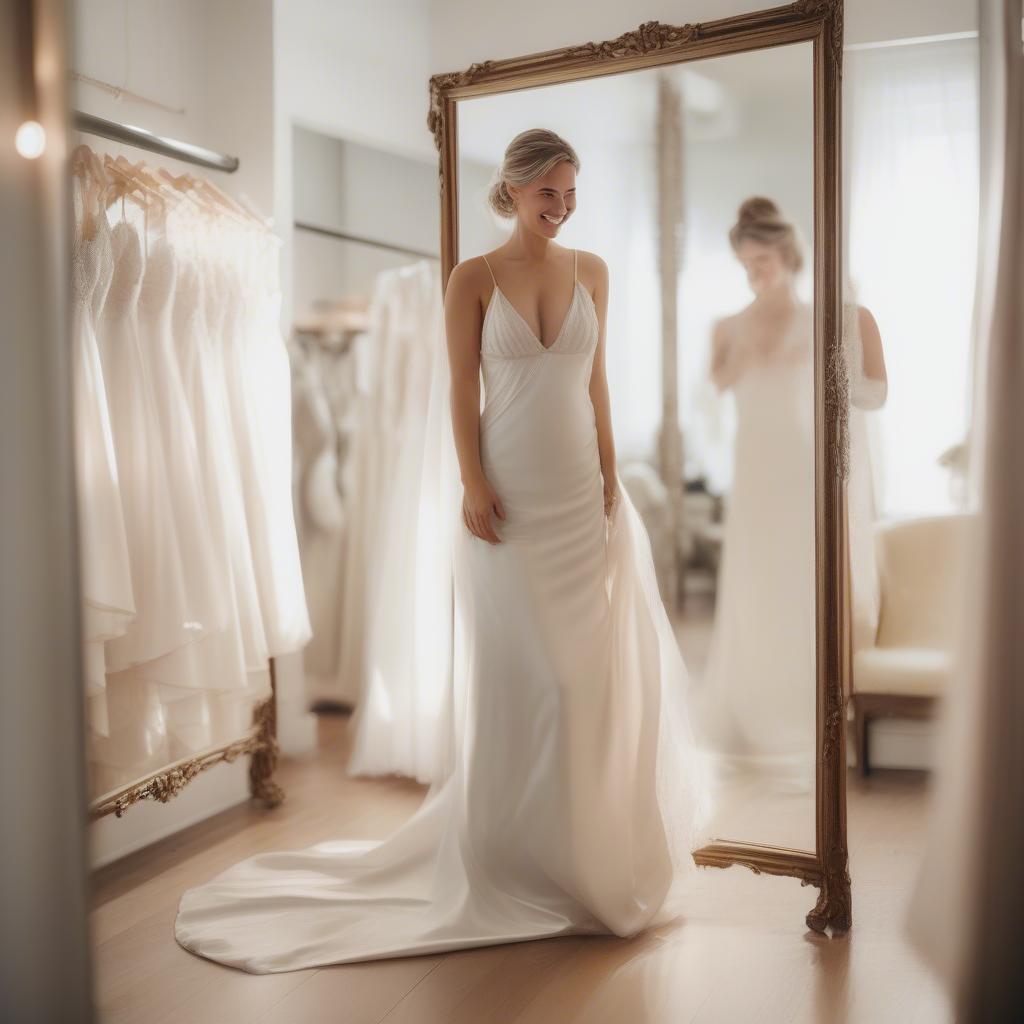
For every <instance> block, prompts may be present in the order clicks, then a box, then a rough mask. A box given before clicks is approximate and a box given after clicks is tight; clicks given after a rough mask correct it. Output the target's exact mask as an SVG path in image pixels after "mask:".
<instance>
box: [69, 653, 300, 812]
mask: <svg viewBox="0 0 1024 1024" xmlns="http://www.w3.org/2000/svg"><path fill="white" fill-rule="evenodd" d="M269 666H270V696H269V697H267V698H266V699H265V700H262V701H260V702H259V704H256V705H255V706H254V707H253V713H252V730H251V731H250V732H249V734H248V735H246V736H243V737H241V738H239V739H237V740H234V741H232V742H231V743H227V744H224V745H223V746H219V747H215V748H213V749H212V750H207V751H205V752H203V753H201V754H195V755H192V756H191V757H186V758H182V760H180V761H175V762H174V763H173V764H169V765H167V767H166V768H161V769H160V771H157V772H153V773H151V774H150V775H146V776H145V777H143V778H141V779H138V780H137V781H136V782H132V783H130V784H129V785H127V786H122V787H121V788H120V789H116V790H113V791H112V792H110V793H105V794H103V795H102V796H99V797H97V798H96V799H95V800H93V801H92V802H91V803H90V804H89V820H90V821H96V820H97V819H99V818H104V817H106V816H107V815H108V814H113V815H114V816H115V817H118V818H120V817H122V816H123V815H124V813H125V812H126V811H127V810H128V808H129V807H131V806H132V805H134V804H137V803H138V802H139V801H140V800H155V801H157V802H159V803H162V804H165V803H167V802H168V801H169V800H171V799H172V798H173V797H176V796H177V795H178V794H179V793H180V792H181V791H182V790H183V789H184V788H185V787H186V786H187V785H188V784H189V783H190V782H191V781H192V780H193V779H194V778H195V777H196V776H197V775H198V774H199V773H200V772H204V771H206V769H207V768H212V767H213V766H214V765H216V764H222V763H225V762H227V763H229V764H230V763H231V762H232V761H234V760H235V759H236V758H238V757H243V756H244V755H246V754H251V755H252V760H250V762H249V793H250V795H252V796H253V797H255V798H256V799H257V800H262V801H263V802H264V803H265V804H266V805H267V806H268V807H276V806H277V805H278V804H279V803H281V801H282V800H284V791H283V790H282V789H281V787H280V786H279V785H278V784H277V783H276V782H275V781H274V771H275V769H276V768H277V756H278V749H277V704H276V701H277V671H276V664H275V661H274V659H273V658H271V659H270V661H269Z"/></svg>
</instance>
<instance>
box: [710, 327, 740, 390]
mask: <svg viewBox="0 0 1024 1024" xmlns="http://www.w3.org/2000/svg"><path fill="white" fill-rule="evenodd" d="M743 369H744V364H743V360H742V359H740V358H739V356H738V354H737V352H736V350H735V346H734V345H733V343H732V341H731V339H730V338H729V332H728V328H727V327H726V325H725V321H724V320H716V321H715V323H714V326H713V327H712V328H711V381H712V383H713V384H714V385H715V387H716V388H718V390H719V391H725V389H726V388H729V387H732V385H733V384H735V383H736V381H737V380H739V378H740V377H741V376H742V374H743Z"/></svg>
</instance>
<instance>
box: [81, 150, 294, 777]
mask: <svg viewBox="0 0 1024 1024" xmlns="http://www.w3.org/2000/svg"><path fill="white" fill-rule="evenodd" d="M85 163H87V162H80V163H79V164H77V165H76V166H77V168H78V171H77V173H76V177H75V197H76V206H75V212H76V222H77V230H76V233H75V244H74V250H73V274H72V284H73V296H74V303H73V310H74V316H73V329H74V333H73V343H74V347H75V357H76V367H77V371H78V372H76V375H75V379H74V393H73V396H72V397H73V404H74V410H75V446H76V476H77V482H78V495H77V497H78V504H79V520H80V522H81V523H82V528H81V530H80V551H81V560H82V566H83V574H82V581H83V585H82V598H83V608H84V616H83V621H84V623H85V626H86V628H85V631H84V633H85V636H84V639H85V643H86V649H87V652H88V665H89V670H88V672H87V678H86V697H87V706H88V709H89V712H90V713H89V722H90V735H89V743H88V755H89V766H90V780H89V790H90V795H91V796H92V797H96V796H98V795H101V794H104V793H107V792H110V791H111V790H114V789H117V788H119V787H121V786H124V785H127V784H128V783H131V782H134V781H135V780H137V779H139V778H140V777H142V776H145V775H146V774H148V773H150V772H153V771H157V770H160V769H162V768H164V767H166V766H167V765H168V764H170V763H172V762H174V761H176V760H179V759H181V758H184V757H187V756H190V755H194V754H197V753H200V752H202V751H204V750H207V749H210V748H212V747H216V746H219V745H222V744H223V743H226V742H230V741H232V740H235V739H238V738H239V737H241V736H243V735H245V734H246V733H247V732H248V731H249V730H250V728H251V726H252V709H253V704H254V702H256V701H258V700H261V699H263V698H265V697H266V696H268V695H269V693H270V679H269V671H268V658H269V657H271V656H275V655H280V654H284V653H286V652H289V651H293V650H296V649H298V648H300V647H301V646H302V645H303V644H304V643H305V642H306V640H307V639H308V637H309V632H310V627H309V619H308V614H307V610H306V604H305V598H304V594H303V589H302V577H301V570H300V565H299V560H298V546H297V541H296V535H295V523H294V516H293V512H292V504H291V461H290V460H291V406H290V401H291V399H290V379H289V372H288V362H287V354H286V352H285V347H284V341H283V338H282V337H281V333H280V329H279V325H278V319H277V317H278V309H279V302H280V288H279V279H278V248H279V242H278V241H277V239H275V238H274V237H273V236H272V235H270V234H269V233H268V232H267V231H266V229H265V228H264V227H263V226H262V225H259V224H257V223H256V221H255V220H253V221H251V222H250V223H247V224H242V223H241V222H240V221H239V220H238V219H236V218H232V219H229V218H227V217H224V216H221V217H216V218H214V217H212V216H211V215H210V214H209V212H208V211H206V210H204V211H203V212H200V207H199V206H198V204H194V203H192V202H190V201H188V200H185V199H184V198H182V199H181V201H180V202H178V203H177V205H175V204H174V201H173V200H171V199H170V198H168V199H167V202H166V207H167V212H166V215H165V216H162V215H161V214H162V212H163V210H164V204H163V203H160V202H154V203H153V205H152V206H150V207H149V208H148V209H146V210H142V209H140V208H139V206H138V205H136V204H135V203H133V202H127V201H122V202H120V203H118V204H117V205H116V206H114V207H113V208H112V210H111V213H112V214H113V215H114V216H113V219H114V223H113V224H111V221H110V217H109V215H108V210H107V200H106V198H105V195H106V192H105V188H104V186H103V183H102V182H96V181H93V180H91V176H90V175H89V173H88V172H87V171H83V167H84V165H85Z"/></svg>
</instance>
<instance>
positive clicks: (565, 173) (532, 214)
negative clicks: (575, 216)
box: [508, 160, 576, 238]
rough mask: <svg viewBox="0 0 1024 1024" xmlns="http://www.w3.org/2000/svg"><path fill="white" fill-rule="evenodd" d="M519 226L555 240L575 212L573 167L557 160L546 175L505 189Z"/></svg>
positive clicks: (570, 163) (574, 176) (568, 162)
mask: <svg viewBox="0 0 1024 1024" xmlns="http://www.w3.org/2000/svg"><path fill="white" fill-rule="evenodd" d="M508 192H509V195H510V196H512V198H513V199H514V200H515V201H516V216H517V217H518V218H519V223H520V224H521V225H522V227H524V228H526V229H528V230H530V231H533V232H536V233H537V234H539V235H543V236H544V237H545V238H554V237H555V236H556V235H557V234H558V231H559V229H560V228H561V227H562V225H563V224H564V223H565V222H566V221H567V220H568V219H569V217H570V216H572V212H573V210H575V209H576V168H575V167H574V166H573V165H572V162H571V161H569V160H560V161H559V162H558V163H557V164H555V166H554V167H552V168H551V170H550V171H548V173H547V174H545V175H543V176H542V177H540V178H535V179H534V180H533V181H531V182H530V183H529V184H528V185H522V186H516V185H509V186H508Z"/></svg>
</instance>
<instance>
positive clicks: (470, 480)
mask: <svg viewBox="0 0 1024 1024" xmlns="http://www.w3.org/2000/svg"><path fill="white" fill-rule="evenodd" d="M478 294H479V289H478V286H477V281H476V277H475V275H474V271H473V267H472V266H471V265H470V264H469V263H468V262H467V263H460V264H458V266H456V267H455V268H454V269H453V270H452V272H451V274H450V275H449V277H448V285H447V287H446V288H445V292H444V321H445V335H446V341H447V345H448V365H449V368H450V372H451V415H452V435H453V439H454V441H455V451H456V454H457V455H458V458H459V473H460V476H461V478H462V486H463V491H464V494H463V503H462V518H463V521H464V522H465V524H466V526H467V527H468V529H469V530H470V532H472V533H473V534H475V535H476V536H477V537H480V538H482V539H483V540H487V541H490V542H491V543H492V544H497V543H500V542H501V538H500V537H498V535H497V534H496V533H495V532H494V527H493V525H492V523H491V512H492V511H494V512H495V513H496V514H497V515H499V516H500V517H501V518H502V519H504V518H505V510H504V507H503V506H502V504H501V501H500V499H499V498H498V496H497V494H495V492H494V489H493V488H492V487H491V484H490V482H489V481H488V479H487V477H486V476H485V475H484V471H483V467H482V465H481V462H480V332H481V329H482V327H483V315H482V313H481V311H480V302H479V300H478V298H477V296H478Z"/></svg>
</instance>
